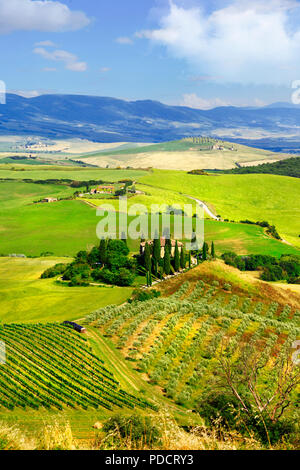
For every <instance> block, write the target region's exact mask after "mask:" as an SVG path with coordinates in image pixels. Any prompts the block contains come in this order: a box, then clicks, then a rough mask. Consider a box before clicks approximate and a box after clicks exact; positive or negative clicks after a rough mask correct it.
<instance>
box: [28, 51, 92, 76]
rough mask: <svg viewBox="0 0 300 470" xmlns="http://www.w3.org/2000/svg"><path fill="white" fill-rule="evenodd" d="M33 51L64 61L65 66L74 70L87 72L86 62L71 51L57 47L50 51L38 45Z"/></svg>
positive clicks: (45, 57)
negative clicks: (81, 60)
mask: <svg viewBox="0 0 300 470" xmlns="http://www.w3.org/2000/svg"><path fill="white" fill-rule="evenodd" d="M33 52H34V53H35V54H38V55H40V56H42V57H43V58H44V59H48V60H55V61H58V62H63V63H64V64H65V68H66V69H67V70H72V71H73V72H85V70H86V69H87V64H86V62H80V61H79V60H78V57H77V56H76V55H75V54H71V52H68V51H64V50H63V49H55V50H54V51H51V52H50V51H47V50H46V49H45V48H44V47H36V48H35V49H34V50H33Z"/></svg>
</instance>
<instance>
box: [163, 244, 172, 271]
mask: <svg viewBox="0 0 300 470" xmlns="http://www.w3.org/2000/svg"><path fill="white" fill-rule="evenodd" d="M170 271H171V265H170V252H169V250H168V249H167V248H166V247H165V256H164V272H165V274H166V275H167V276H168V275H169V274H170Z"/></svg>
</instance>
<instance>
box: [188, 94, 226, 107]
mask: <svg viewBox="0 0 300 470" xmlns="http://www.w3.org/2000/svg"><path fill="white" fill-rule="evenodd" d="M180 105H181V106H187V107H188V108H196V109H212V108H217V107H218V106H231V105H232V103H229V102H228V101H224V100H222V99H220V98H212V99H205V98H201V97H200V96H198V95H196V93H186V94H184V95H183V99H182V101H181V103H180Z"/></svg>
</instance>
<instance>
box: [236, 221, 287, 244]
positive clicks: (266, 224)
mask: <svg viewBox="0 0 300 470" xmlns="http://www.w3.org/2000/svg"><path fill="white" fill-rule="evenodd" d="M240 223H241V224H249V225H258V226H259V227H263V228H266V229H267V230H266V232H267V234H268V235H270V236H271V237H273V238H276V240H281V237H280V235H279V233H278V232H277V230H276V227H275V225H270V224H269V222H266V221H265V220H264V221H262V222H253V221H252V220H248V219H246V220H240Z"/></svg>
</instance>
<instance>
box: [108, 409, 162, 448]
mask: <svg viewBox="0 0 300 470" xmlns="http://www.w3.org/2000/svg"><path fill="white" fill-rule="evenodd" d="M103 431H104V432H105V433H107V434H111V433H113V439H114V440H115V441H121V440H124V441H126V442H128V443H131V444H133V445H134V446H135V447H137V448H140V449H142V448H143V447H144V446H147V447H151V446H153V445H154V444H158V443H159V441H160V437H161V436H160V432H159V430H158V428H157V427H156V426H155V425H154V424H153V423H152V420H151V418H150V417H148V416H140V415H137V414H133V415H131V416H122V415H120V414H116V415H114V416H112V417H111V418H109V419H108V420H107V421H105V423H104V425H103Z"/></svg>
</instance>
